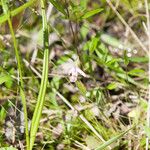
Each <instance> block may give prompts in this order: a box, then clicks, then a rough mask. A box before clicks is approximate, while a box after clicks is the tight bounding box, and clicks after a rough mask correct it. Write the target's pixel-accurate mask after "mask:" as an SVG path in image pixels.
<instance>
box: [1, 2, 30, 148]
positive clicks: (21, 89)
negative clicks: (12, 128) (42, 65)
mask: <svg viewBox="0 0 150 150" xmlns="http://www.w3.org/2000/svg"><path fill="white" fill-rule="evenodd" d="M1 2H2V6H3V11H4V13H5V15H6V16H7V21H8V24H9V28H10V32H11V35H12V39H13V44H14V49H15V55H16V59H17V65H18V70H19V76H20V96H21V100H22V105H23V110H24V118H25V133H26V146H27V150H29V132H28V115H27V107H26V98H25V93H24V90H23V89H24V83H23V78H22V70H21V60H20V56H19V51H18V43H17V40H16V37H15V33H14V30H13V26H12V22H11V19H10V17H11V16H10V11H9V9H8V6H7V3H8V1H7V0H1Z"/></svg>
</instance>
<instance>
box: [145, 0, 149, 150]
mask: <svg viewBox="0 0 150 150" xmlns="http://www.w3.org/2000/svg"><path fill="white" fill-rule="evenodd" d="M144 2H145V10H146V18H147V36H148V48H149V51H148V52H149V53H148V56H149V63H148V69H149V70H148V72H149V73H148V79H149V83H150V14H149V10H148V1H147V0H145V1H144ZM148 90H149V96H148V109H147V127H148V128H150V84H149V85H148ZM148 149H149V138H148V137H147V138H146V150H148Z"/></svg>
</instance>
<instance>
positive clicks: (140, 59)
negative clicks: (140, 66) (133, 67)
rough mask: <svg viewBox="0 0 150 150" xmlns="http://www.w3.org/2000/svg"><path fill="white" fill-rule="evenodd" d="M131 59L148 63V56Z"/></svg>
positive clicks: (131, 59)
mask: <svg viewBox="0 0 150 150" xmlns="http://www.w3.org/2000/svg"><path fill="white" fill-rule="evenodd" d="M129 60H130V61H131V62H135V63H147V62H148V57H131V58H129Z"/></svg>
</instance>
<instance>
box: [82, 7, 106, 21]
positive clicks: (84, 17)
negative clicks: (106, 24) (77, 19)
mask: <svg viewBox="0 0 150 150" xmlns="http://www.w3.org/2000/svg"><path fill="white" fill-rule="evenodd" d="M102 10H103V9H102V8H98V9H95V10H91V11H88V12H86V13H85V14H84V15H83V16H82V19H87V18H89V17H91V16H94V15H96V14H98V13H99V12H101V11H102Z"/></svg>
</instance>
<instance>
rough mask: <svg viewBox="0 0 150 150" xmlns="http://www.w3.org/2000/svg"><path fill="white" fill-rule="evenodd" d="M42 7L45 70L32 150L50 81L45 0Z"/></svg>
mask: <svg viewBox="0 0 150 150" xmlns="http://www.w3.org/2000/svg"><path fill="white" fill-rule="evenodd" d="M41 8H42V22H43V46H44V58H43V71H42V81H41V86H40V91H39V95H38V99H37V103H36V107H35V110H34V114H33V118H32V124H31V130H30V150H32V147H33V145H34V141H35V137H36V133H37V130H38V127H39V121H40V117H41V114H42V109H43V105H44V99H45V93H46V87H47V81H48V62H49V47H48V46H49V43H48V25H47V20H46V12H45V5H44V0H41Z"/></svg>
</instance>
